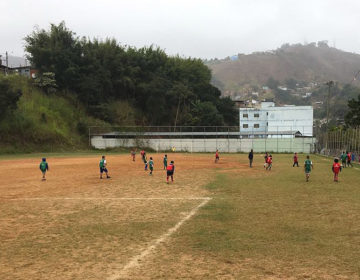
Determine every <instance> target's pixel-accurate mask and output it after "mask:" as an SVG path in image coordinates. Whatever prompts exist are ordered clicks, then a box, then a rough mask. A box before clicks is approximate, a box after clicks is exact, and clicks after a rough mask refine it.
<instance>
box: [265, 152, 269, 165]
mask: <svg viewBox="0 0 360 280" xmlns="http://www.w3.org/2000/svg"><path fill="white" fill-rule="evenodd" d="M268 157H269V155H268V153H267V152H266V153H265V156H264V159H265V163H264V168H266V166H267V161H268Z"/></svg>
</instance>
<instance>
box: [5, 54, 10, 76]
mask: <svg viewBox="0 0 360 280" xmlns="http://www.w3.org/2000/svg"><path fill="white" fill-rule="evenodd" d="M5 59H6V69H5V75H7V74H8V69H9V55H8V52H6V53H5Z"/></svg>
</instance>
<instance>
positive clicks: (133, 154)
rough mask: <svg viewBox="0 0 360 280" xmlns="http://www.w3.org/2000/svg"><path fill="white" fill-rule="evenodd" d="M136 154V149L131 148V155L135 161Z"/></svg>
mask: <svg viewBox="0 0 360 280" xmlns="http://www.w3.org/2000/svg"><path fill="white" fill-rule="evenodd" d="M135 155H136V150H135V149H132V150H131V156H132V160H133V161H135Z"/></svg>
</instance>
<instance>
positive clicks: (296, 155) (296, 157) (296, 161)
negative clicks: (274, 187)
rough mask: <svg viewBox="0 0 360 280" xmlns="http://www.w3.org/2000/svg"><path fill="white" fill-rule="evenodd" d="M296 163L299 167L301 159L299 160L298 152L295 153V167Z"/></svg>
mask: <svg viewBox="0 0 360 280" xmlns="http://www.w3.org/2000/svg"><path fill="white" fill-rule="evenodd" d="M295 165H296V166H297V167H299V161H298V154H297V153H294V164H293V167H295Z"/></svg>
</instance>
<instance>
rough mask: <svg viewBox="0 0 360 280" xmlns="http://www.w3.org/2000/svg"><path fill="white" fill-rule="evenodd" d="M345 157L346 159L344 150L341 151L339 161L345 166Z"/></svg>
mask: <svg viewBox="0 0 360 280" xmlns="http://www.w3.org/2000/svg"><path fill="white" fill-rule="evenodd" d="M346 159H347V155H346V154H345V152H344V151H343V152H342V154H341V162H342V166H343V167H344V168H345V167H346Z"/></svg>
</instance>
